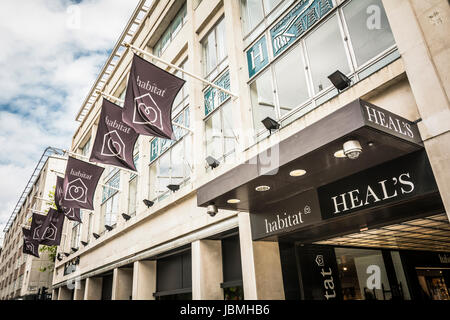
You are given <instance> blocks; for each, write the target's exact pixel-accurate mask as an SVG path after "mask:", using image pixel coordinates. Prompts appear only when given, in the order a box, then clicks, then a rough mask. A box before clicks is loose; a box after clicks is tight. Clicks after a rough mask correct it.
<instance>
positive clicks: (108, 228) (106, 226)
mask: <svg viewBox="0 0 450 320" xmlns="http://www.w3.org/2000/svg"><path fill="white" fill-rule="evenodd" d="M105 229H106V230H108V231H111V230H112V229H114V228H113V227H112V226H110V225H107V224H105Z"/></svg>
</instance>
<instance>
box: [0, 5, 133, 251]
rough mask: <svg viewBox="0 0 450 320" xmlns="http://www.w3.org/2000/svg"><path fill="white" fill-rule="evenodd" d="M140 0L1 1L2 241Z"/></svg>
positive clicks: (66, 138) (65, 142)
mask: <svg viewBox="0 0 450 320" xmlns="http://www.w3.org/2000/svg"><path fill="white" fill-rule="evenodd" d="M137 3H138V0H82V1H80V0H77V1H70V0H20V1H17V0H1V1H0V39H1V44H0V47H1V50H0V70H1V72H0V128H1V130H0V147H1V157H0V177H1V179H0V245H1V243H2V242H3V236H4V234H3V228H4V225H5V224H6V222H7V220H8V218H9V216H10V215H11V212H12V210H13V208H14V206H15V204H16V202H17V200H18V199H19V196H20V195H21V193H22V191H23V189H24V188H25V185H26V183H27V181H28V179H29V177H30V175H31V174H32V172H33V170H34V167H35V166H36V164H37V161H39V158H40V156H41V154H42V153H43V151H44V150H45V148H46V147H47V146H54V147H59V148H62V149H67V148H69V147H70V142H71V138H72V135H73V133H74V132H75V129H76V126H77V122H76V121H75V116H76V113H77V112H78V110H79V109H80V107H81V104H82V102H83V100H84V99H85V98H86V95H87V94H88V91H89V89H90V88H91V86H92V85H93V83H94V81H95V79H96V77H97V75H98V73H99V72H100V69H101V67H102V66H103V64H104V63H105V61H106V59H107V57H108V55H109V52H110V50H111V49H112V48H113V46H114V45H115V43H116V41H117V39H118V37H119V35H120V34H121V32H122V30H123V28H124V27H125V25H126V23H127V21H128V19H129V18H130V16H131V14H132V12H133V10H134V8H135V6H136V5H137Z"/></svg>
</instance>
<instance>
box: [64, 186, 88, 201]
mask: <svg viewBox="0 0 450 320" xmlns="http://www.w3.org/2000/svg"><path fill="white" fill-rule="evenodd" d="M67 192H68V193H69V196H70V197H71V198H72V199H71V200H74V201H80V200H81V199H83V197H84V195H85V194H86V190H85V188H83V187H77V186H74V185H71V186H70V187H69V189H68V190H67Z"/></svg>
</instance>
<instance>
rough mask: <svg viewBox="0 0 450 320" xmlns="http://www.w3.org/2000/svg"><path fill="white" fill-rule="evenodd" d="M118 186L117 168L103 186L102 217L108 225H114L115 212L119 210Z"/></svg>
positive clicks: (115, 219)
mask: <svg viewBox="0 0 450 320" xmlns="http://www.w3.org/2000/svg"><path fill="white" fill-rule="evenodd" d="M119 186H120V172H119V171H118V170H117V171H116V172H115V174H114V175H112V177H111V178H109V180H108V181H107V182H106V183H105V186H104V187H103V197H102V199H103V203H102V211H103V219H104V224H105V225H108V226H113V225H115V224H116V221H117V214H118V211H119Z"/></svg>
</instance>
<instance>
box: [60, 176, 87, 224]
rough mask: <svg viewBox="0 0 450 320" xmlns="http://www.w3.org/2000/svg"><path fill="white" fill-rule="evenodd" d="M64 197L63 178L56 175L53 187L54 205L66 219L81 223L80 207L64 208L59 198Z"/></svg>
mask: <svg viewBox="0 0 450 320" xmlns="http://www.w3.org/2000/svg"><path fill="white" fill-rule="evenodd" d="M63 197H64V178H61V177H56V189H55V205H56V209H57V210H58V212H62V213H63V214H64V215H65V216H66V217H67V219H69V220H72V221H77V222H80V223H81V210H80V208H66V207H63V206H62V205H61V200H62V198H63Z"/></svg>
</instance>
